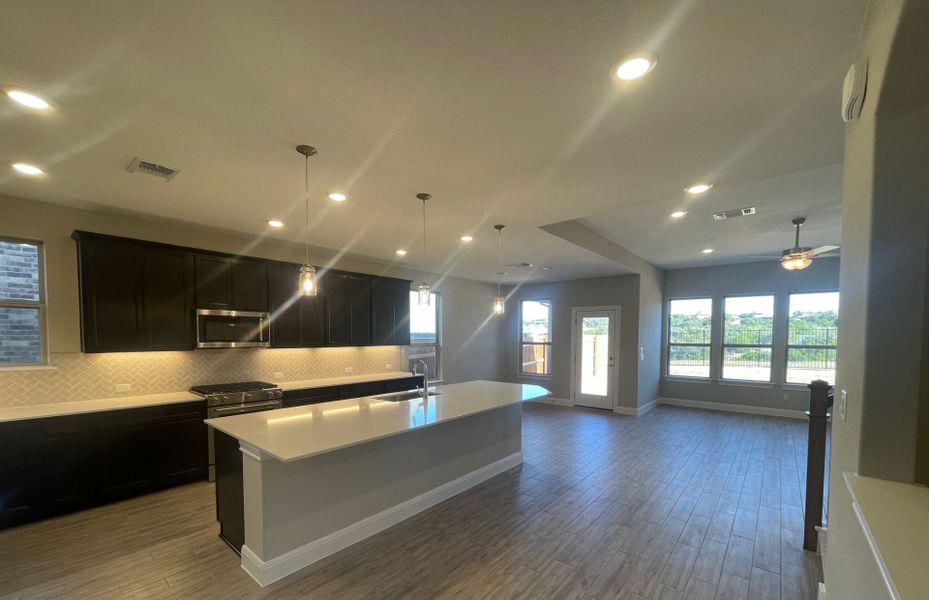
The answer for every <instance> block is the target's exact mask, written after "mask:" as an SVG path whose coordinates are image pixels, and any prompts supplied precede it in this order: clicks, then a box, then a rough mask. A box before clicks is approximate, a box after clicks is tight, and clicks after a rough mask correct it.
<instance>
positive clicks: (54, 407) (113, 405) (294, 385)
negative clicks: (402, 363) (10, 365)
mask: <svg viewBox="0 0 929 600" xmlns="http://www.w3.org/2000/svg"><path fill="white" fill-rule="evenodd" d="M409 376H410V373H409V372H408V371H387V372H384V373H368V374H359V375H345V376H340V377H326V378H320V379H300V380H296V381H284V382H279V383H278V385H279V386H280V387H281V389H283V390H284V391H289V390H302V389H312V388H320V387H328V386H333V385H346V384H351V383H364V382H367V381H385V380H390V379H402V378H404V377H409ZM198 400H203V398H202V397H200V396H198V395H196V394H192V393H191V392H187V391H183V392H168V393H164V394H146V395H142V396H120V397H117V398H101V399H98V400H78V401H75V402H48V403H45V404H31V405H29V406H13V407H9V408H0V423H5V422H8V421H22V420H24V419H41V418H43V417H61V416H66V415H77V414H81V413H90V412H103V411H107V410H121V409H125V408H143V407H146V406H158V405H162V404H177V403H181V402H196V401H198Z"/></svg>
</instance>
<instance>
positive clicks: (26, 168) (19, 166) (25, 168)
mask: <svg viewBox="0 0 929 600" xmlns="http://www.w3.org/2000/svg"><path fill="white" fill-rule="evenodd" d="M13 168H14V169H16V170H17V171H19V172H20V173H22V174H23V175H30V176H33V177H34V176H36V175H44V174H45V171H43V170H42V169H40V168H39V167H37V166H35V165H30V164H29V163H23V162H18V163H13Z"/></svg>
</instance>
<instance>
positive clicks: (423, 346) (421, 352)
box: [407, 289, 444, 381]
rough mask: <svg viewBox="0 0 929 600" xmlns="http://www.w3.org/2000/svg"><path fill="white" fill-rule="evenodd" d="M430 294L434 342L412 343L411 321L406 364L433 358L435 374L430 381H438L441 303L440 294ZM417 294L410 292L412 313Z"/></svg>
mask: <svg viewBox="0 0 929 600" xmlns="http://www.w3.org/2000/svg"><path fill="white" fill-rule="evenodd" d="M430 293H431V294H432V299H433V301H434V302H435V341H434V342H414V341H413V339H412V334H413V326H412V319H411V322H410V336H411V338H410V345H409V347H408V351H407V362H409V363H410V364H412V362H413V361H414V360H416V359H418V358H429V357H435V373H433V377H432V381H439V380H441V379H442V315H443V312H444V311H443V308H442V307H443V301H442V293H441V292H430ZM416 296H417V292H416V290H413V289H411V290H410V310H411V311H412V305H413V303H414V302H416V301H417V298H416Z"/></svg>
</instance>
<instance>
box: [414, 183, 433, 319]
mask: <svg viewBox="0 0 929 600" xmlns="http://www.w3.org/2000/svg"><path fill="white" fill-rule="evenodd" d="M416 197H417V198H419V199H420V200H422V201H423V280H422V281H420V282H419V286H417V288H416V291H417V292H418V293H419V296H418V298H419V302H418V304H419V305H420V306H429V305H430V304H431V302H432V294H431V290H430V289H429V284H428V283H426V200H429V199H430V198H432V195H430V194H416Z"/></svg>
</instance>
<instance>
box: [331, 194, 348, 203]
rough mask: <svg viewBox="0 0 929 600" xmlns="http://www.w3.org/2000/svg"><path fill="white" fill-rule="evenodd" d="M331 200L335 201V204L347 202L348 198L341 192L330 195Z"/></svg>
mask: <svg viewBox="0 0 929 600" xmlns="http://www.w3.org/2000/svg"><path fill="white" fill-rule="evenodd" d="M329 199H330V200H334V201H335V202H345V201H346V200H347V199H348V196H346V195H345V194H342V193H340V192H332V193H331V194H329Z"/></svg>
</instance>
